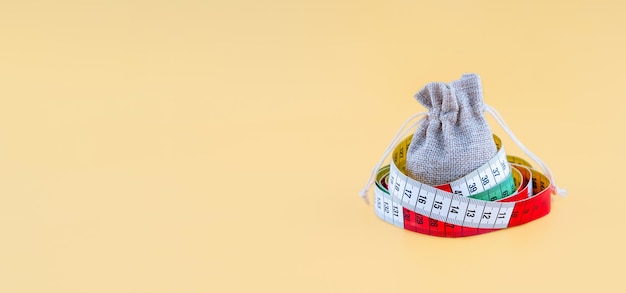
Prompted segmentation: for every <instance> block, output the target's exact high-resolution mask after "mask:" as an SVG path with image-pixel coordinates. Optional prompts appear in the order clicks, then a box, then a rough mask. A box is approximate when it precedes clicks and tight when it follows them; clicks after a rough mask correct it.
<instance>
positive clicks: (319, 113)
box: [0, 0, 626, 293]
mask: <svg viewBox="0 0 626 293" xmlns="http://www.w3.org/2000/svg"><path fill="white" fill-rule="evenodd" d="M548 2H549V3H548ZM622 3H623V2H621V1H612V2H611V1H586V2H583V1H561V2H559V1H552V2H550V1H515V2H509V1H432V2H423V3H420V2H418V1H219V2H218V1H215V2H212V1H186V0H183V1H172V0H169V1H167V0H164V1H137V0H129V1H8V0H5V1H2V3H0V292H6V293H14V292H16V293H17V292H47V293H48V292H63V293H74V292H107V293H108V292H116V293H123V292H545V291H553V292H557V290H558V292H561V291H566V290H569V291H576V292H589V291H592V290H593V291H594V292H611V291H612V292H623V291H624V285H623V281H624V280H623V264H624V262H625V261H626V257H625V252H624V246H625V245H626V242H625V241H624V236H623V232H624V230H625V228H624V224H625V223H624V215H625V214H624V205H625V204H626V200H625V199H624V198H625V196H624V191H623V176H624V175H623V166H624V163H625V160H624V157H623V152H622V150H623V143H622V140H621V138H622V137H623V136H624V127H625V126H626V123H625V122H626V121H625V118H624V110H625V109H626V107H625V106H626V105H625V104H626V98H625V96H626V87H625V85H624V84H625V81H626V70H624V68H626V58H624V55H623V54H624V52H626V18H624V14H625V12H626V6H625V5H624V4H622ZM464 72H476V73H479V74H480V75H481V77H482V80H483V86H484V94H485V101H486V103H488V104H489V105H491V106H493V107H495V108H496V109H498V110H499V111H500V113H501V114H502V115H503V116H504V117H505V119H506V122H507V123H508V124H509V126H510V127H511V128H512V129H513V131H514V132H515V133H516V134H517V136H518V137H519V138H520V139H521V140H522V141H523V142H524V143H525V144H526V146H527V147H529V148H530V149H531V150H533V151H534V152H535V153H536V154H537V155H539V156H540V157H541V158H543V159H544V161H545V162H546V163H548V165H549V166H550V167H551V168H552V171H553V173H554V174H555V178H556V180H557V183H558V184H559V185H560V186H562V187H566V188H568V190H569V193H570V195H569V197H567V198H557V199H555V200H554V201H553V209H552V212H551V213H550V214H549V215H548V216H547V217H545V218H543V219H540V220H538V221H535V222H532V223H530V224H527V225H524V226H521V227H517V228H514V229H510V230H505V231H499V232H496V233H490V234H486V235H481V236H476V237H471V238H464V239H444V238H437V237H429V236H423V235H419V234H416V233H412V232H408V231H403V230H401V229H398V228H395V227H393V226H391V225H389V224H386V223H384V222H382V221H381V220H379V219H378V218H377V217H376V216H375V214H374V212H373V209H372V207H371V206H366V205H365V204H364V203H363V202H362V201H361V200H360V199H359V198H358V192H359V190H360V189H361V188H362V186H363V184H365V182H366V181H367V176H368V175H369V173H370V170H371V168H372V167H373V165H374V164H375V163H376V161H377V160H378V159H379V157H380V155H381V154H382V153H383V151H384V149H385V148H386V146H387V144H388V143H389V141H390V139H391V137H392V136H393V134H394V133H395V131H396V129H397V128H398V127H399V126H400V124H401V123H402V122H403V121H404V120H405V119H406V118H407V117H409V116H410V115H411V114H413V113H416V112H419V111H423V110H424V108H423V107H421V106H420V105H419V103H418V102H417V101H415V100H414V99H413V97H412V96H413V94H414V93H415V92H416V91H418V90H419V89H420V88H421V87H422V86H423V85H425V84H426V83H428V82H430V81H445V82H448V81H451V80H454V79H457V78H459V77H460V76H461V74H462V73H464ZM489 121H490V125H491V126H492V129H493V131H494V132H495V133H496V134H498V135H499V136H500V137H502V138H503V140H504V145H505V147H506V149H507V151H508V153H509V154H512V155H523V153H522V152H521V151H520V150H519V149H518V148H516V147H515V146H514V145H513V143H512V142H511V140H510V139H507V138H506V135H505V133H504V132H503V131H502V129H500V128H499V127H498V126H497V124H495V121H494V120H493V119H491V118H489Z"/></svg>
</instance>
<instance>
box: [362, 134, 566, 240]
mask: <svg viewBox="0 0 626 293" xmlns="http://www.w3.org/2000/svg"><path fill="white" fill-rule="evenodd" d="M411 139H412V135H411V136H408V137H406V138H405V139H403V140H402V141H400V143H398V144H397V145H396V147H395V148H394V150H393V155H392V160H391V162H390V164H389V165H387V166H384V167H382V168H380V169H379V170H378V173H377V176H376V182H375V183H376V188H375V189H374V190H375V193H374V198H375V202H374V210H375V212H376V215H377V216H378V217H379V218H381V219H382V220H384V221H386V222H388V223H390V224H393V225H395V226H398V227H401V228H403V229H407V230H410V231H414V232H418V233H422V234H428V235H434V236H442V237H462V236H471V235H477V234H483V233H487V232H491V231H495V230H500V229H505V228H509V227H514V226H518V225H521V224H525V223H528V222H530V221H533V220H536V219H538V218H541V217H543V216H545V215H547V214H548V213H549V212H550V195H551V193H552V191H553V189H554V186H553V185H552V183H551V182H550V180H549V179H548V177H546V176H545V175H543V174H541V173H540V172H538V171H536V170H535V169H533V168H532V166H531V165H530V164H529V163H528V162H526V161H525V160H523V159H521V158H518V157H515V156H507V155H506V154H505V152H504V148H503V147H502V143H501V140H500V139H499V138H498V137H497V136H495V135H494V142H495V143H496V146H497V148H498V152H497V154H496V155H495V156H494V157H493V158H492V159H490V160H489V161H488V162H487V163H485V164H484V165H482V166H481V167H479V168H478V169H477V170H476V171H474V172H472V173H470V174H468V175H466V176H464V177H463V178H460V179H458V180H455V181H453V182H451V183H449V184H444V185H440V186H436V187H433V186H430V185H426V184H423V183H420V182H418V181H416V180H414V179H412V178H410V177H409V176H407V172H406V156H405V154H406V153H407V150H408V147H409V144H410V143H411ZM389 187H392V188H389Z"/></svg>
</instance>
